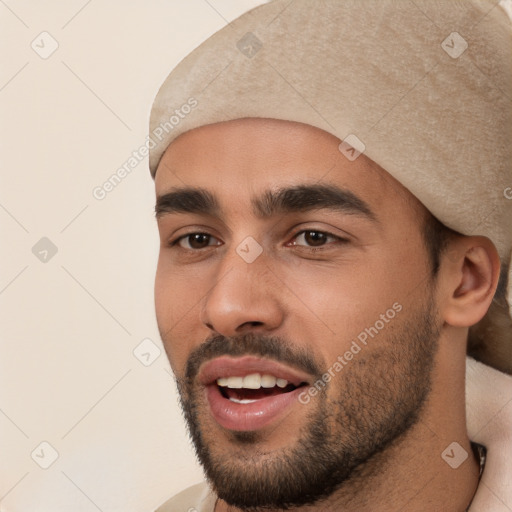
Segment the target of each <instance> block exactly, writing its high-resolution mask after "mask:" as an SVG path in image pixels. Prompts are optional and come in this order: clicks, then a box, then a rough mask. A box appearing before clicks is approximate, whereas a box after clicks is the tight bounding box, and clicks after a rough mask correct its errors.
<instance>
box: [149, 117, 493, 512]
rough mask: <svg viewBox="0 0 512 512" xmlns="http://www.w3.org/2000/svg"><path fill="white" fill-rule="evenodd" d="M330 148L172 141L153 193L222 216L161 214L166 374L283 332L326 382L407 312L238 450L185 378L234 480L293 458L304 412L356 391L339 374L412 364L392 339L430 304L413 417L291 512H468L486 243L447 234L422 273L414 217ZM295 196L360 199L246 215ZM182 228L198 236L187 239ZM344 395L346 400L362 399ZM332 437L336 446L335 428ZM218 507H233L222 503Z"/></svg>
mask: <svg viewBox="0 0 512 512" xmlns="http://www.w3.org/2000/svg"><path fill="white" fill-rule="evenodd" d="M339 142H340V141H339V140H338V139H336V138H335V137H334V136H332V135H330V134H328V133H326V132H324V131H322V130H319V129H316V128H313V127H311V126H308V125H303V124H299V123H291V122H285V121H276V120H265V119H243V120H236V121H230V122H226V123H218V124H214V125H209V126H204V127H200V128H197V129H195V130H192V131H190V132H187V133H185V134H183V135H182V136H180V137H179V138H178V139H176V140H175V141H174V142H173V143H172V144H171V145H170V146H169V148H168V149H167V151H166V153H165V154H164V156H163V158H162V160H161V162H160V164H159V167H158V170H157V174H156V178H155V185H156V195H157V198H159V197H163V196H165V195H166V194H168V193H170V192H175V191H176V190H178V189H183V188H185V187H187V188H201V189H203V190H206V191H208V192H209V193H210V194H211V195H213V196H214V197H215V198H216V200H217V202H218V206H219V209H218V211H215V212H210V213H208V214H206V213H201V212H199V211H198V212H176V211H172V210H173V208H172V206H170V205H171V203H170V202H168V203H165V202H161V203H160V209H159V212H158V214H157V219H158V229H159V233H160V239H161V249H160V257H159V262H158V269H157V275H156V281H155V305H156V314H157V320H158V325H159V329H160V333H161V336H162V339H163V342H164V346H165V349H166V352H167V355H168V358H169V361H170V364H171V367H172V369H173V371H174V373H175V375H176V377H177V379H178V381H179V380H180V379H182V380H183V379H184V376H185V373H186V369H187V363H188V362H189V358H190V356H191V354H192V353H193V352H194V351H196V350H197V349H198V348H199V347H201V346H202V345H203V344H204V343H205V342H206V340H209V339H210V338H211V337H212V336H216V335H221V336H225V337H234V338H235V339H236V337H237V336H242V335H244V334H251V333H252V334H255V335H259V336H262V339H266V338H265V337H266V336H278V337H282V338H283V339H285V340H287V341H288V342H289V343H290V346H292V347H293V348H294V349H296V350H300V351H304V352H306V353H308V354H311V355H312V356H313V357H314V359H315V361H317V362H319V363H320V365H321V371H322V372H325V371H327V369H328V368H329V367H330V366H332V364H333V363H334V362H335V361H336V360H337V358H338V356H339V355H340V354H344V353H345V352H346V351H347V350H349V349H350V345H351V342H352V341H353V340H354V339H355V338H356V337H357V335H358V334H359V333H360V332H361V331H363V330H364V329H365V328H367V327H369V326H373V325H375V322H376V320H378V319H379V318H381V315H382V314H383V313H384V312H385V311H386V310H387V309H389V308H390V307H391V306H392V305H393V304H394V303H399V304H400V305H402V306H403V309H402V311H401V312H400V314H398V315H396V317H395V318H393V320H391V321H390V322H389V323H386V325H385V327H384V328H383V329H382V331H381V332H379V334H378V336H376V337H375V339H372V340H371V342H369V343H368V345H367V346H364V348H363V349H362V350H361V352H360V353H359V354H357V357H354V361H351V362H349V363H348V364H347V366H346V368H344V369H343V370H342V371H341V372H340V373H339V374H338V375H336V377H335V378H334V379H333V383H332V385H331V386H329V387H328V388H327V389H326V390H325V391H323V392H322V393H320V394H319V395H317V396H315V397H313V398H312V400H311V401H310V403H309V404H307V405H302V404H299V403H296V404H294V405H293V406H291V407H289V408H288V409H287V412H286V414H284V415H283V416H282V417H280V418H278V420H277V421H276V422H274V423H272V424H271V425H267V426H265V427H263V428H261V429H258V430H257V431H255V432H254V437H253V440H252V442H243V441H242V442H240V438H238V439H237V437H236V436H234V435H233V432H230V431H229V429H226V428H225V427H223V426H221V425H219V424H218V423H217V422H216V421H215V420H214V418H213V417H212V415H211V414H210V412H209V410H208V405H207V402H206V400H205V399H204V397H203V394H202V390H201V386H200V385H199V383H197V382H196V381H194V382H193V386H194V387H193V389H194V392H197V395H194V396H195V397H196V400H197V407H198V423H199V428H200V429H201V432H202V435H203V439H204V442H205V443H206V445H208V446H209V447H210V450H211V456H212V457H213V458H214V460H217V461H221V462H223V461H224V462H225V461H230V463H231V464H234V465H235V466H236V464H238V463H239V466H236V467H238V470H237V471H238V474H243V472H244V467H245V466H244V464H243V462H242V461H243V457H246V456H251V457H252V461H253V463H254V468H256V469H255V471H257V470H258V468H259V467H260V466H261V467H262V468H263V467H265V466H270V465H271V463H272V457H277V458H278V457H279V454H280V453H285V452H286V451H287V450H291V449H293V448H294V447H295V443H297V439H300V437H301V435H302V433H303V431H304V429H305V428H306V427H307V425H308V422H309V421H310V420H309V416H308V415H311V414H313V415H314V414H315V412H317V411H319V407H320V404H321V403H322V401H323V403H325V404H330V405H331V408H335V405H334V404H340V403H342V402H340V400H341V398H340V396H341V395H346V394H347V392H348V391H352V392H353V393H356V391H357V392H358V393H361V392H362V390H361V388H357V387H356V386H355V385H354V386H353V387H349V386H350V384H349V383H350V382H351V379H350V376H360V375H362V374H361V373H357V372H362V371H363V370H362V369H361V368H364V365H363V366H361V368H360V367H359V365H360V364H361V362H364V361H368V362H370V361H374V360H379V359H380V360H382V361H385V360H386V354H388V355H389V354H393V357H397V355H399V354H401V353H408V352H407V350H404V351H403V352H401V351H400V350H398V348H397V345H396V340H397V339H398V338H397V336H398V335H400V336H401V337H400V338H399V339H400V340H407V339H408V338H407V333H411V330H413V329H414V327H413V326H414V325H415V324H416V322H417V320H416V319H417V318H422V316H421V315H422V314H423V312H424V311H426V309H427V304H431V306H432V307H431V309H432V314H433V317H432V322H430V323H433V324H435V325H434V327H435V329H436V338H437V339H436V340H432V343H431V353H432V358H433V359H432V369H431V372H429V375H428V376H429V378H430V391H428V390H427V392H426V398H425V400H424V403H422V407H421V412H420V413H419V417H418V418H417V421H416V422H415V423H414V424H413V425H411V426H410V427H409V428H408V430H407V431H406V432H405V433H404V434H403V435H400V436H399V437H397V439H395V440H394V441H393V442H392V443H391V442H390V443H389V445H388V446H386V448H385V449H384V450H383V451H382V452H381V453H380V454H374V455H373V456H372V457H370V458H369V459H368V460H367V461H365V463H363V464H361V465H360V466H359V467H358V468H357V469H355V470H354V472H353V474H352V477H351V478H349V479H347V480H346V482H345V483H344V484H343V485H341V486H339V488H337V489H336V490H335V491H334V492H333V494H332V495H331V496H330V497H329V498H327V499H326V500H323V501H322V502H321V503H316V504H310V505H304V506H302V507H300V508H294V509H293V510H300V511H308V512H310V511H311V512H312V511H320V510H321V511H326V510H337V511H339V510H343V511H347V512H351V511H359V512H361V511H379V512H387V511H390V512H391V511H393V512H396V511H397V510H402V509H403V510H408V511H418V512H419V511H431V510H450V511H452V510H453V511H461V510H465V508H466V507H467V506H468V504H469V503H470V501H471V499H472V497H473V495H474V493H475V490H476V487H477V485H478V462H477V461H476V459H475V458H474V456H473V454H472V451H471V448H470V444H469V439H468V435H467V430H466V422H465V403H464V386H465V384H464V379H465V364H466V363H465V358H466V339H467V332H468V327H469V326H470V325H473V324H474V323H476V322H478V320H480V319H481V318H482V317H483V316H484V314H485V312H486V311H487V309H488V307H489V305H490V302H491V300H492V297H493V294H494V291H495V289H496V286H497V280H498V275H499V258H498V255H497V253H496V249H495V248H494V246H493V244H492V243H491V242H490V241H489V240H488V239H487V238H485V237H478V236H474V237H473V236H472V237H455V238H454V239H453V240H451V241H450V243H449V247H448V250H447V251H446V253H445V254H444V255H443V256H442V257H441V266H440V270H439V273H438V275H437V276H436V277H432V275H431V266H430V265H431V262H430V259H429V255H428V252H427V250H426V248H425V243H424V239H423V234H422V231H421V227H422V225H423V222H424V219H425V216H426V215H427V211H426V209H425V208H424V206H423V205H421V203H419V201H418V200H417V199H416V198H415V197H414V196H412V194H411V193H410V192H409V191H407V190H406V189H405V188H404V187H403V186H402V185H401V184H400V183H399V182H397V181H396V180H395V179H394V178H392V177H391V176H390V175H389V174H388V173H386V172H385V171H384V170H383V169H381V168H380V167H378V166H377V165H376V164H374V163H373V162H371V161H370V160H369V159H367V158H366V157H365V156H364V155H361V156H360V157H359V158H357V159H356V160H355V161H354V162H350V161H349V160H347V159H346V158H345V157H344V156H343V155H342V154H341V153H340V152H339V150H338V145H339ZM298 185H329V186H334V187H337V188H339V189H341V190H343V191H345V192H348V193H349V196H348V197H349V198H353V197H356V198H359V199H360V200H361V203H357V205H356V206H355V207H354V205H352V206H351V207H350V206H349V207H346V206H345V208H344V209H343V210H340V209H336V210H335V209H333V208H321V209H313V210H308V211H303V212H301V211H291V212H282V211H278V212H275V213H274V214H273V215H272V216H269V217H265V216H261V215H256V212H255V211H254V209H253V207H252V204H251V199H252V198H254V197H260V196H261V195H262V194H263V193H264V192H266V191H269V190H270V191H276V190H277V189H279V188H285V187H294V186H298ZM361 204H362V205H363V208H361ZM358 208H359V209H358ZM363 210H365V211H363ZM304 231H307V232H308V233H310V232H315V233H314V235H313V236H311V235H307V234H305V233H304ZM193 233H204V234H205V235H209V236H207V237H206V238H205V237H202V238H194V237H192V236H189V237H188V238H187V237H185V235H192V234H193ZM322 233H325V234H328V235H329V236H328V237H324V236H323V235H321V234H322ZM248 236H250V237H252V238H254V239H255V240H256V241H257V242H258V243H259V245H260V246H261V248H262V250H263V252H262V253H261V255H260V256H258V258H257V259H256V260H255V261H254V262H252V263H247V262H246V261H245V260H244V259H242V258H241V257H240V255H239V254H238V253H237V251H236V249H237V247H238V246H239V244H240V243H241V242H242V241H244V240H245V239H246V238H247V237H248ZM319 237H320V239H321V240H320V242H319V240H318V239H319ZM337 237H339V238H337ZM341 239H342V240H343V241H341ZM322 240H323V241H322ZM170 242H176V243H175V244H174V245H171V244H170ZM324 242H325V243H324ZM434 327H433V328H434ZM404 335H406V336H405V337H404ZM437 335H438V336H437ZM436 341H437V343H436ZM402 342H403V343H405V341H402ZM425 346H426V347H427V348H428V347H429V346H430V344H429V340H428V339H427V340H425ZM397 364H399V363H397ZM386 368H387V373H392V368H390V367H389V365H387V367H386ZM350 372H353V373H350ZM375 373H378V372H375ZM372 378H376V377H372ZM311 379H312V380H311V381H308V382H309V383H310V384H311V383H312V382H313V381H314V380H313V376H311ZM375 383H376V382H374V384H375ZM377 384H378V383H377ZM191 389H192V388H191ZM373 389H378V385H375V386H373ZM341 390H342V391H343V393H342V391H341ZM366 392H369V391H365V393H366ZM354 400H355V402H354V403H356V404H357V403H358V402H357V400H358V397H357V396H356V397H355V398H354ZM375 400H376V402H375V403H376V404H377V403H379V402H378V397H375ZM391 406H392V404H391V405H390V406H389V407H391ZM331 427H332V429H333V430H332V432H334V434H335V435H336V436H339V438H340V439H342V438H343V435H344V430H343V428H342V427H340V426H339V425H338V424H333V425H332V426H331ZM337 428H338V429H341V430H339V431H338V430H336V429H337ZM453 441H456V442H457V443H459V444H460V445H461V447H462V448H463V449H464V450H466V452H468V454H469V457H468V459H467V460H466V461H465V462H464V463H462V464H461V465H460V466H459V467H458V468H457V469H452V468H451V467H450V466H449V465H448V464H447V463H446V462H445V461H444V460H443V459H442V458H441V453H442V452H443V451H444V450H445V448H446V447H447V446H448V445H449V444H450V443H452V442H453ZM305 463H307V461H305ZM215 510H216V512H227V511H230V512H233V511H236V510H240V509H239V508H236V507H234V506H230V505H228V504H227V503H226V502H225V501H224V500H222V499H219V500H218V502H217V505H216V508H215ZM266 510H278V508H274V509H270V508H267V509H266Z"/></svg>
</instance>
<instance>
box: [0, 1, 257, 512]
mask: <svg viewBox="0 0 512 512" xmlns="http://www.w3.org/2000/svg"><path fill="white" fill-rule="evenodd" d="M260 3H264V2H263V0H259V1H258V0H208V1H206V0H187V1H186V2H185V1H179V0H172V1H164V0H152V1H144V2H143V1H141V0H139V1H137V2H121V1H111V2H106V1H99V0H92V1H91V0H89V1H87V0H73V1H67V2H62V1H60V2H58V1H56V0H53V1H50V2H34V1H32V2H29V1H28V0H19V1H15V0H0V34H2V39H3V41H2V42H3V44H2V45H1V48H0V52H1V62H2V65H1V66H0V155H1V156H0V162H1V175H0V176H1V182H0V230H1V242H0V243H1V253H0V254H1V260H0V326H1V328H0V329H1V331H0V510H1V512H15V511H20V512H45V511H48V512H59V511H73V512H82V511H83V512H94V511H98V510H99V511H103V512H107V511H119V512H121V511H123V512H130V511H137V512H140V511H151V510H153V509H154V508H155V507H156V506H158V505H160V504H161V503H162V502H163V501H165V500H166V499H167V498H169V497H170V496H171V495H173V494H175V493H176V492H177V491H179V490H181V489H182V488H184V487H186V486H188V485H191V484H193V483H195V482H197V481H199V480H201V479H202V474H201V470H200V468H199V467H198V465H197V464H196V462H195V459H194V456H193V452H192V449H191V447H190V445H189V442H188V438H187V436H186V433H185V428H184V424H183V421H182V418H181V414H180V411H179V408H178V405H177V400H176V393H175V387H174V382H173V380H172V377H171V375H170V368H169V365H168V362H167V359H166V357H165V354H164V352H163V350H162V346H161V343H160V339H159V335H158V330H157V327H156V321H155V319H154V311H153V279H154V272H155V266H156V260H157V254H158V236H157V230H156V224H155V221H154V218H153V205H154V198H153V193H154V192H153V182H152V180H151V179H150V176H149V171H148V168H147V157H146V158H145V159H144V160H143V161H142V162H140V163H139V164H138V165H137V166H136V167H135V168H134V169H133V170H132V171H131V173H130V174H128V175H127V176H126V177H125V178H124V179H123V180H122V182H121V183H119V184H118V185H117V186H116V187H115V188H114V189H113V190H112V191H111V192H109V193H108V194H107V195H106V197H105V198H104V199H103V200H98V199H96V198H95V197H94V196H93V193H92V192H93V190H94V188H95V187H98V186H101V185H102V184H103V183H104V182H105V181H106V180H108V179H109V177H110V176H111V175H112V174H113V173H115V172H116V170H117V169H118V168H119V167H121V166H122V165H123V164H124V163H125V162H126V161H127V160H128V158H129V157H130V156H131V154H132V152H133V151H135V150H137V149H138V148H139V147H140V146H141V145H142V144H143V143H144V139H145V137H146V135H147V125H148V118H149V110H150V106H151V103H152V100H153V97H154V96H155V94H156V92H157V89H158V87H159V86H160V84H161V82H162V81H163V80H164V78H165V77H166V75H167V74H168V73H169V71H170V70H171V69H172V67H173V66H174V65H175V64H177V63H178V62H179V60H181V58H183V57H184V56H185V55H186V54H187V53H188V52H189V51H190V50H192V49H193V48H194V47H195V46H197V45H198V44H199V43H200V42H202V41H203V40H204V39H206V38H207V37H208V36H209V35H210V34H212V33H213V32H215V31H216V30H218V29H220V28H222V27H223V26H224V25H225V24H226V23H227V22H228V21H230V20H232V19H234V18H235V17H237V16H238V15H239V14H241V13H242V12H244V11H246V10H248V9H249V8H251V7H253V6H255V5H258V4H260ZM42 32H48V33H49V34H50V35H44V34H43V35H41V33H42ZM55 41H56V42H55ZM57 43H58V48H57V50H56V51H55V52H54V53H53V54H51V55H48V53H49V52H50V50H51V49H52V45H54V46H55V45H56V44H57ZM31 45H32V46H31ZM42 57H46V58H42ZM178 106H179V105H178ZM43 237H45V238H47V239H49V240H50V241H51V244H52V245H50V244H49V242H48V241H44V240H43V241H42V242H40V240H41V239H42V238H43ZM36 244H38V245H36ZM34 246H36V248H35V249H33V248H34ZM53 247H55V248H56V250H57V252H56V254H54V255H53V254H52V248H53ZM54 250H55V249H53V251H54ZM34 253H35V254H34ZM147 338H149V340H151V341H146V342H145V345H143V346H142V348H141V349H140V352H139V354H143V355H141V356H140V357H141V359H142V361H143V362H145V363H146V364H149V363H151V364H149V366H146V365H145V364H143V362H141V360H139V359H137V358H136V356H135V355H134V353H133V351H134V349H135V348H136V347H137V346H138V345H139V343H141V341H142V340H144V339H147ZM159 350H160V351H161V352H160V355H158V352H159ZM157 356H158V357H157ZM43 442H45V443H48V444H42V445H41V443H43ZM56 453H58V458H57V459H56V460H55V461H54V462H53V463H52V464H51V465H50V466H49V467H48V468H47V469H44V468H43V467H42V466H47V465H49V464H50V463H51V462H52V460H53V458H55V455H56Z"/></svg>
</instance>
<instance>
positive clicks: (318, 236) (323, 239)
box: [291, 229, 348, 247]
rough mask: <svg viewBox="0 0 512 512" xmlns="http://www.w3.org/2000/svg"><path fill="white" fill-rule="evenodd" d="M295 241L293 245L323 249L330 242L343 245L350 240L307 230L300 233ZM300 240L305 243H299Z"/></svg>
mask: <svg viewBox="0 0 512 512" xmlns="http://www.w3.org/2000/svg"><path fill="white" fill-rule="evenodd" d="M293 239H294V240H296V241H295V242H293V243H292V244H291V245H299V246H305V247H322V246H324V245H326V244H327V242H328V241H329V240H333V241H335V242H342V243H343V242H348V240H347V239H345V238H341V237H339V236H336V235H333V234H331V233H327V232H325V231H319V230H315V229H306V230H303V231H300V232H299V233H297V234H296V235H295V236H294V237H293ZM299 240H300V241H303V242H305V243H298V241H299Z"/></svg>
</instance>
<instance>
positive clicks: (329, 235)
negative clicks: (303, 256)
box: [169, 229, 349, 252]
mask: <svg viewBox="0 0 512 512" xmlns="http://www.w3.org/2000/svg"><path fill="white" fill-rule="evenodd" d="M305 233H317V234H322V235H326V237H327V238H333V239H334V240H335V241H336V242H338V243H342V244H343V243H348V242H349V240H348V239H347V238H342V237H339V236H337V235H333V234H332V233H329V232H328V231H321V230H319V229H303V230H301V231H298V232H297V233H295V235H294V236H293V237H292V240H294V239H295V238H297V237H298V236H299V235H302V234H305ZM193 235H205V236H208V237H210V238H215V237H214V236H213V235H210V234H209V233H204V232H201V231H194V232H191V233H187V234H185V235H182V236H180V237H178V238H176V239H174V240H171V241H170V242H169V246H171V247H175V246H177V247H178V248H179V249H182V250H184V251H189V252H199V251H201V250H203V249H208V248H210V247H218V246H217V245H208V246H206V247H202V248H201V249H189V248H186V247H181V246H179V243H180V241H181V240H185V239H187V238H189V237H191V236H193ZM326 245H330V244H328V243H326V244H325V245H320V246H307V245H296V244H294V246H295V247H303V248H309V249H310V250H311V252H319V251H323V250H326V249H325V246H326Z"/></svg>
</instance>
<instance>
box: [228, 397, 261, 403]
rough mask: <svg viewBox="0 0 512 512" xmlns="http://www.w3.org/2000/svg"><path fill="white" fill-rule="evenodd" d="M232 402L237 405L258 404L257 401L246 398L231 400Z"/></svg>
mask: <svg viewBox="0 0 512 512" xmlns="http://www.w3.org/2000/svg"><path fill="white" fill-rule="evenodd" d="M230 400H231V401H232V402H235V404H252V403H254V402H256V401H257V400H248V399H246V398H244V399H243V400H238V398H230Z"/></svg>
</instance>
